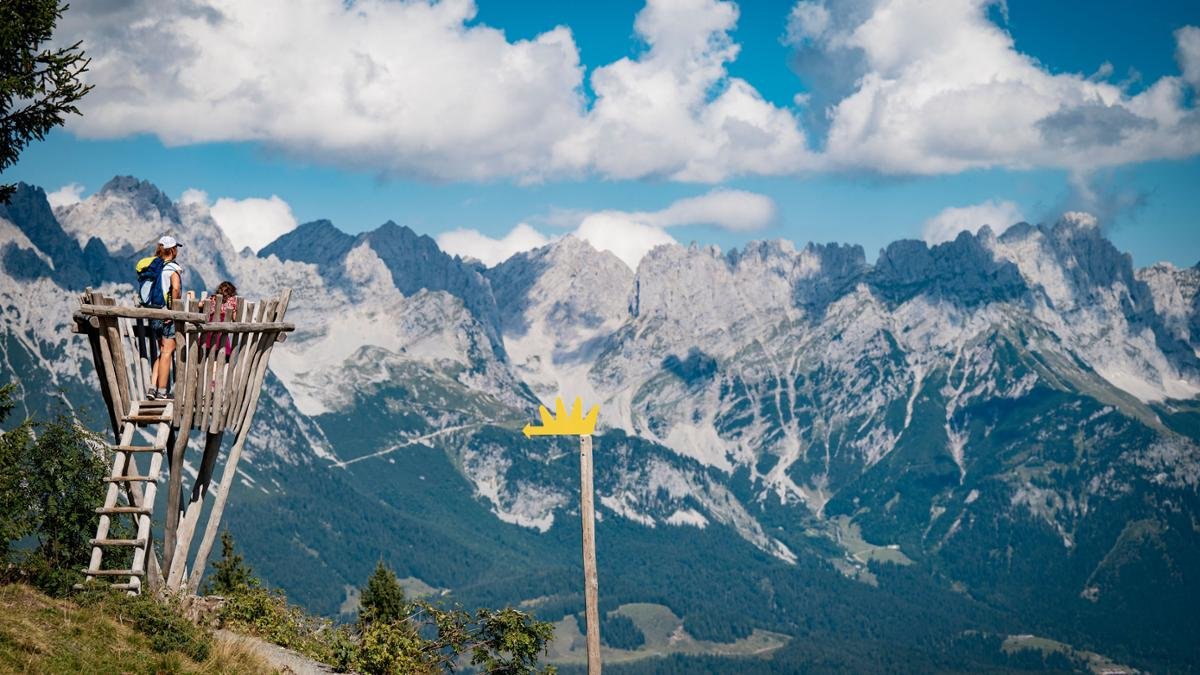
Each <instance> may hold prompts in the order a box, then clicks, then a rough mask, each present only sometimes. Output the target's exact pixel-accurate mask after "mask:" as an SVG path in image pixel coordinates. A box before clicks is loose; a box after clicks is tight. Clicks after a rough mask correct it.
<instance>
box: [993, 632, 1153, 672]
mask: <svg viewBox="0 0 1200 675" xmlns="http://www.w3.org/2000/svg"><path fill="white" fill-rule="evenodd" d="M1000 648H1001V649H1002V650H1003V651H1004V653H1006V654H1014V653H1016V652H1019V651H1023V650H1034V651H1038V652H1041V653H1042V654H1044V655H1050V654H1056V653H1057V654H1062V655H1063V656H1066V657H1067V658H1070V659H1073V660H1075V661H1080V662H1083V663H1086V664H1087V666H1088V668H1089V669H1090V670H1091V671H1092V672H1093V673H1112V674H1114V675H1115V674H1117V673H1135V672H1137V671H1136V670H1134V669H1132V668H1128V667H1126V666H1123V665H1120V664H1118V663H1115V662H1113V660H1112V659H1109V658H1108V657H1106V656H1103V655H1101V654H1097V653H1096V652H1089V651H1086V650H1079V649H1075V648H1074V647H1072V646H1071V645H1069V644H1066V643H1064V642H1059V641H1057V640H1051V639H1048V638H1043V637H1038V636H1036V635H1010V636H1008V637H1006V638H1004V643H1003V644H1002V645H1001V647H1000Z"/></svg>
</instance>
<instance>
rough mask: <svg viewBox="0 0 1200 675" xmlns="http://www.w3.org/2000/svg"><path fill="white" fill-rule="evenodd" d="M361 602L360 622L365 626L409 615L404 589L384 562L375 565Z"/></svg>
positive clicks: (360, 597)
mask: <svg viewBox="0 0 1200 675" xmlns="http://www.w3.org/2000/svg"><path fill="white" fill-rule="evenodd" d="M359 602H360V603H361V605H362V609H361V610H360V611H359V615H358V616H359V621H360V622H361V623H363V624H364V625H365V624H369V623H372V622H376V621H378V622H388V621H396V620H399V619H403V618H404V617H405V616H407V615H408V600H407V599H405V597H404V589H403V588H402V587H401V586H400V581H399V580H398V579H396V573H395V572H393V571H392V570H391V568H390V567H388V566H387V565H385V564H383V561H382V560H380V561H379V562H378V563H376V564H375V572H374V573H373V574H371V578H370V579H368V580H367V585H366V586H364V587H363V588H362V591H361V595H360V596H359Z"/></svg>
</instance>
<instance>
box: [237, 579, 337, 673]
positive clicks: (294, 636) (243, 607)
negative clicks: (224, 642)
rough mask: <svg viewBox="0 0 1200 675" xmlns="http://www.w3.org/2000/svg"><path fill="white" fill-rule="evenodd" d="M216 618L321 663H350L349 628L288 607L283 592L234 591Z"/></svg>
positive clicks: (263, 590)
mask: <svg viewBox="0 0 1200 675" xmlns="http://www.w3.org/2000/svg"><path fill="white" fill-rule="evenodd" d="M219 618H220V621H221V625H222V626H224V627H227V628H233V629H236V630H240V631H242V632H245V633H249V634H251V635H256V636H258V637H261V638H263V639H264V640H267V641H269V642H273V643H275V644H277V645H279V646H281V647H287V648H289V649H294V650H296V651H298V652H300V653H301V654H304V655H306V656H309V657H311V658H314V659H316V660H318V661H321V662H323V663H328V664H330V665H333V666H336V667H340V668H343V669H344V668H346V667H347V666H348V664H349V662H350V660H351V652H352V651H353V649H352V648H351V647H350V645H352V644H353V638H352V637H351V635H350V631H349V629H348V628H347V627H345V626H336V627H335V626H334V625H333V623H332V622H331V621H329V620H328V619H319V618H316V617H313V616H309V615H308V614H306V613H305V612H304V610H302V609H300V608H299V607H295V606H292V605H290V604H288V601H287V597H286V596H284V594H283V592H282V591H269V590H267V589H265V588H246V589H243V590H241V591H236V592H234V593H232V594H230V595H229V596H227V597H226V599H225V604H223V605H222V606H221V609H220V612H219Z"/></svg>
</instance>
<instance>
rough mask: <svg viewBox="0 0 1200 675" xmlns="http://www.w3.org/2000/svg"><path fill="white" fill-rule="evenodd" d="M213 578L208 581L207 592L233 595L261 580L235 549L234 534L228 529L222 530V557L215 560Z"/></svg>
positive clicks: (256, 584)
mask: <svg viewBox="0 0 1200 675" xmlns="http://www.w3.org/2000/svg"><path fill="white" fill-rule="evenodd" d="M212 566H213V574H212V579H211V580H210V581H209V583H208V588H207V589H206V591H205V592H206V593H211V594H213V595H231V594H233V593H236V592H238V591H244V590H246V589H249V588H254V587H255V586H258V584H259V580H258V578H257V577H255V576H254V570H253V569H251V568H250V566H249V565H247V564H246V562H245V561H244V560H243V559H242V555H241V554H240V553H238V552H237V551H236V550H235V549H234V543H233V535H232V534H230V533H229V530H228V529H226V530H224V531H223V532H221V559H220V560H218V561H216V562H214V563H213V564H212Z"/></svg>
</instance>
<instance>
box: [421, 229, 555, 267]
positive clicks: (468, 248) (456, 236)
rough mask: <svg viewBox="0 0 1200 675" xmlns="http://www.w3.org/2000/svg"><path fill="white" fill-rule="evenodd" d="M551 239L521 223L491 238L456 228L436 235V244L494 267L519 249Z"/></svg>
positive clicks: (542, 244) (534, 245)
mask: <svg viewBox="0 0 1200 675" xmlns="http://www.w3.org/2000/svg"><path fill="white" fill-rule="evenodd" d="M549 243H550V239H549V238H548V237H546V236H545V235H543V234H542V233H541V232H538V231H537V230H535V229H533V228H532V227H531V226H529V225H527V224H525V223H520V224H519V225H517V226H516V227H514V228H513V229H512V230H510V231H509V233H508V234H506V235H504V236H503V237H502V238H500V239H494V238H492V237H489V236H487V235H485V234H481V233H480V232H479V231H478V230H468V229H461V228H460V229H457V230H449V231H447V232H443V233H441V234H439V235H438V236H437V244H438V248H440V249H442V250H443V251H445V252H446V253H449V254H450V255H460V256H463V257H464V258H475V259H476V260H479V261H480V262H482V263H483V264H484V265H487V266H488V267H493V266H495V265H497V264H499V263H501V262H504V261H505V260H508V259H509V258H511V257H512V256H513V255H514V254H517V253H520V252H521V251H529V250H531V249H535V248H538V247H539V246H545V245H546V244H549Z"/></svg>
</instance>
